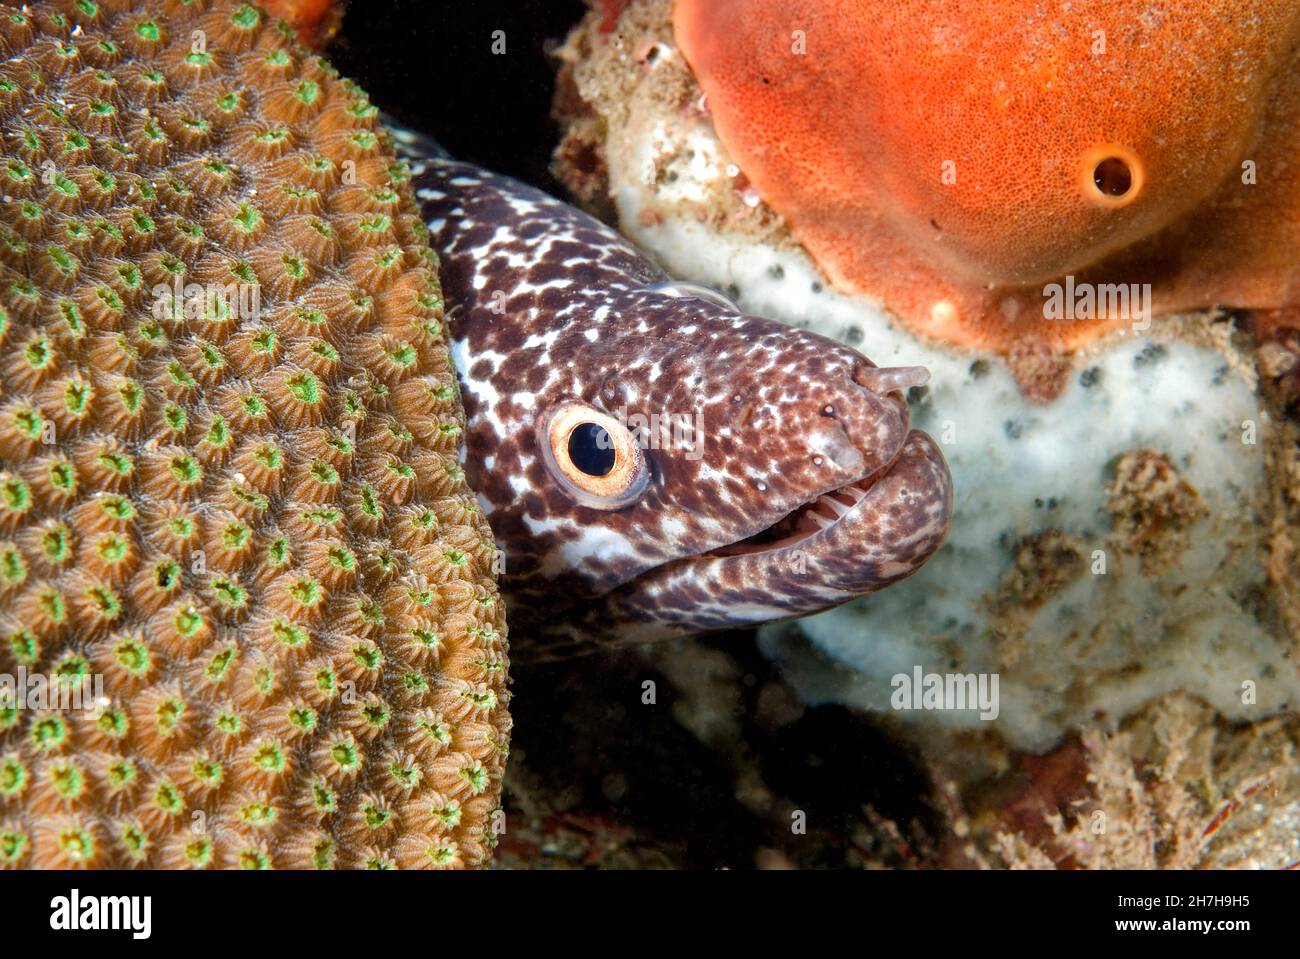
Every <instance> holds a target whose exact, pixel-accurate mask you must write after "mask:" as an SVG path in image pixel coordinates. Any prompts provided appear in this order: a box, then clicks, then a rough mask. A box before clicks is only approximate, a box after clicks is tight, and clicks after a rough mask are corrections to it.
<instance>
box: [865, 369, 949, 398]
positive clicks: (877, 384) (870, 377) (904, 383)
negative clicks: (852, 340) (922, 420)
mask: <svg viewBox="0 0 1300 959" xmlns="http://www.w3.org/2000/svg"><path fill="white" fill-rule="evenodd" d="M853 382H855V383H857V384H858V385H859V386H865V387H866V388H867V389H869V390H871V392H873V393H875V394H877V395H878V396H884V395H885V394H886V393H893V392H894V391H898V392H902V391H903V390H906V389H910V388H911V387H913V386H925V384H926V383H929V382H930V371H929V370H927V369H926V368H925V367H924V366H886V367H880V366H859V367H858V368H857V369H856V370H854V371H853Z"/></svg>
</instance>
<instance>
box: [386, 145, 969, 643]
mask: <svg viewBox="0 0 1300 959" xmlns="http://www.w3.org/2000/svg"><path fill="white" fill-rule="evenodd" d="M398 141H399V152H402V153H404V155H405V156H406V158H407V160H408V162H409V163H410V165H411V172H412V182H413V185H414V188H415V192H416V196H417V199H418V201H419V203H420V207H421V214H422V216H423V218H424V220H425V222H426V223H427V225H428V227H429V230H430V233H431V238H430V239H431V243H432V245H433V247H434V249H436V250H438V251H439V252H440V256H441V259H442V266H441V270H442V280H443V289H444V295H445V296H446V298H447V302H448V303H449V304H452V308H451V311H450V314H449V315H450V320H449V323H450V327H451V328H450V333H451V337H452V355H453V358H454V360H455V363H456V366H457V370H458V373H459V375H460V378H461V386H462V395H463V397H464V402H465V407H466V413H467V419H468V423H467V427H466V457H467V460H466V473H467V475H468V477H469V479H470V482H471V484H472V485H473V488H474V489H476V490H477V491H478V495H479V499H480V501H481V503H482V505H483V509H484V511H485V512H486V514H487V516H488V519H489V522H490V523H491V525H492V528H493V530H494V532H495V535H496V537H497V540H498V544H499V546H500V548H501V550H502V553H503V559H504V569H503V573H504V579H503V587H504V590H505V592H506V595H507V601H508V608H509V610H510V616H511V627H512V638H511V654H512V656H514V657H516V658H522V657H533V658H559V657H562V656H566V655H573V654H575V653H579V652H584V651H589V650H591V649H594V648H597V647H608V645H609V644H610V642H611V638H612V639H613V641H614V642H619V641H623V642H640V641H645V640H650V639H657V638H661V637H672V636H681V635H687V634H692V633H699V632H706V631H713V630H721V629H726V628H730V627H743V626H751V625H757V624H759V623H764V622H770V621H773V620H779V619H785V618H790V617H794V616H800V615H803V614H806V613H811V612H815V611H817V610H821V609H826V608H828V607H831V606H835V605H838V604H840V603H843V602H845V601H847V600H850V599H853V598H854V597H856V596H860V595H862V594H864V593H869V592H872V591H873V590H877V589H880V588H881V587H883V586H886V585H888V584H890V583H893V582H895V581H897V580H899V579H902V578H903V577H905V576H907V575H909V574H911V573H913V572H915V571H916V570H917V569H918V568H919V567H920V566H921V564H922V563H924V562H925V560H926V559H927V558H928V557H929V556H930V555H931V554H932V553H933V552H934V551H935V549H937V548H938V546H939V545H940V543H941V542H942V541H943V539H944V536H945V535H946V533H947V530H948V525H949V520H950V518H951V514H952V480H951V477H950V476H949V473H948V468H947V465H946V463H945V462H944V458H943V455H942V454H941V453H940V451H939V448H938V447H937V446H936V444H935V443H934V441H933V440H932V439H931V438H930V437H929V436H927V435H926V434H925V433H922V432H920V431H918V430H912V429H909V427H908V408H907V403H906V402H905V400H904V398H903V392H904V391H905V390H906V389H908V388H909V387H913V386H920V385H923V384H924V383H925V382H926V381H927V379H928V373H927V372H926V371H925V370H924V369H922V368H919V367H907V368H896V369H881V368H878V367H876V366H875V365H874V364H872V363H871V361H870V360H868V359H867V358H866V357H864V356H862V355H861V354H859V353H857V352H856V351H854V350H852V349H850V348H848V347H846V346H843V345H841V344H839V343H836V342H834V341H832V340H829V339H826V338H824V337H821V336H817V335H815V334H812V333H808V332H804V331H800V330H796V329H792V328H790V327H788V326H784V325H782V324H779V323H776V322H773V321H770V320H766V319H761V318H759V317H754V316H747V315H745V314H744V313H742V312H741V311H740V310H739V309H738V308H737V307H736V306H735V305H734V304H732V303H730V302H729V301H727V300H726V299H725V298H723V297H722V296H721V295H720V294H716V293H713V292H712V291H707V290H704V289H702V288H697V287H693V286H690V285H687V284H678V283H674V282H672V281H671V280H670V279H669V278H668V277H667V276H666V275H665V274H664V273H663V271H662V270H660V269H659V268H658V267H657V266H656V265H655V264H653V263H652V262H651V261H650V260H648V259H647V258H646V257H645V256H644V255H643V254H642V253H640V252H639V251H638V250H637V249H636V248H635V247H633V246H632V245H630V244H629V243H628V242H627V241H626V240H624V239H623V238H622V237H621V236H619V235H618V234H617V233H616V232H615V231H614V230H612V229H610V228H609V227H607V226H605V225H603V224H601V223H600V222H598V221H596V220H594V219H592V218H591V217H589V216H587V215H586V214H584V213H582V212H580V211H578V210H576V209H574V208H573V207H571V206H569V205H567V204H565V203H562V202H560V201H558V200H555V199H553V198H552V197H549V196H547V195H546V194H544V193H542V192H540V191H538V190H535V189H532V188H530V187H527V186H524V185H523V184H521V183H518V182H516V181H514V180H511V179H509V178H507V177H504V176H500V175H496V174H493V173H489V172H486V171H483V170H481V169H479V168H477V167H474V166H471V165H468V164H465V163H458V162H455V161H453V160H451V159H449V158H447V157H446V156H445V155H441V154H440V153H439V151H438V150H437V148H436V145H435V144H431V143H427V142H424V141H421V140H420V139H418V138H416V137H414V136H411V135H402V134H399V135H398Z"/></svg>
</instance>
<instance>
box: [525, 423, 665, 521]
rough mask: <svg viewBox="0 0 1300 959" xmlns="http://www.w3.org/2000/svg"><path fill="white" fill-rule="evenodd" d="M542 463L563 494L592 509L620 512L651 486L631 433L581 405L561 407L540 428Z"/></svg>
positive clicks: (647, 468)
mask: <svg viewBox="0 0 1300 959" xmlns="http://www.w3.org/2000/svg"><path fill="white" fill-rule="evenodd" d="M539 439H540V440H541V448H542V462H544V463H545V464H546V469H547V470H548V471H549V472H550V474H551V476H552V477H553V478H554V479H555V481H556V482H557V483H558V484H559V486H560V489H562V490H563V491H564V492H565V494H566V495H567V496H568V497H569V498H570V499H572V500H574V501H575V502H577V503H580V504H582V505H583V506H590V507H591V508H592V509H606V510H614V509H622V508H623V507H625V506H630V505H631V504H632V503H635V502H636V501H637V500H638V499H640V498H641V496H642V495H643V494H644V493H645V491H646V488H647V487H648V486H649V484H650V467H649V464H648V463H647V462H646V459H645V456H644V454H643V453H642V452H641V448H640V446H638V445H637V443H636V440H635V438H634V437H633V436H632V433H631V431H630V430H629V429H628V428H627V427H626V426H625V425H623V424H622V423H620V422H619V421H618V420H617V419H615V418H614V417H612V416H610V415H609V414H608V413H603V412H601V411H600V410H597V409H595V408H594V407H591V406H588V405H586V404H585V403H577V402H568V403H562V404H560V405H559V406H557V407H555V408H554V409H553V410H551V411H550V412H549V413H548V414H547V415H546V416H545V417H544V418H543V420H542V423H541V436H540V437H539Z"/></svg>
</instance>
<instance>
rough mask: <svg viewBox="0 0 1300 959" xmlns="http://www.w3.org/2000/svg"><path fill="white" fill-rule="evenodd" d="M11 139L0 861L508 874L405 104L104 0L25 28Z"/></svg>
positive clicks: (441, 338)
mask: <svg viewBox="0 0 1300 959" xmlns="http://www.w3.org/2000/svg"><path fill="white" fill-rule="evenodd" d="M0 137H2V138H3V143H4V159H3V161H2V162H0V187H2V189H0V194H3V203H2V204H0V638H2V642H0V672H2V673H4V674H5V675H6V676H7V677H9V678H10V679H11V680H12V679H14V678H15V677H24V676H25V677H26V679H27V682H25V683H19V682H12V681H11V682H8V683H6V684H5V685H4V686H3V687H0V697H3V701H2V702H0V866H29V867H126V866H147V867H195V868H202V867H229V868H234V867H246V868H262V867H328V866H340V867H353V866H368V867H376V868H384V867H390V866H400V867H420V866H435V867H436V866H456V865H474V864H481V863H483V862H484V861H486V859H487V858H488V856H489V855H490V849H491V846H492V844H493V841H494V840H493V836H494V833H495V829H494V826H495V823H494V821H493V819H494V811H495V810H496V809H497V807H498V799H499V795H500V785H501V775H502V770H503V767H504V763H505V755H506V749H507V742H508V738H509V729H510V720H509V716H508V711H507V706H508V700H509V693H508V691H507V686H506V682H507V681H506V667H507V658H506V641H505V616H504V610H503V607H502V603H501V602H500V600H499V597H498V594H497V590H496V583H495V576H494V574H493V558H494V553H495V550H494V546H493V542H492V537H491V533H490V531H489V529H488V527H487V524H486V522H485V520H484V518H483V516H482V513H481V511H479V510H478V509H477V507H476V505H475V501H474V497H473V494H472V493H471V491H470V490H469V489H468V487H467V486H466V484H465V480H464V475H463V473H462V472H461V470H460V468H459V466H458V464H457V453H458V438H459V435H460V431H459V430H452V431H450V432H449V431H448V430H447V429H446V428H445V427H446V426H447V424H455V425H457V426H462V425H463V422H464V415H463V411H462V408H461V405H460V400H459V396H458V392H457V387H456V376H455V372H454V370H453V368H452V366H451V362H450V359H449V356H448V347H447V338H446V334H445V332H444V328H443V321H444V317H443V302H442V296H441V291H440V287H439V284H438V279H437V272H436V267H437V261H436V259H435V258H434V256H433V254H432V253H431V251H430V250H429V249H428V246H427V244H426V233H425V230H424V227H423V226H422V224H421V222H420V219H419V216H418V214H417V212H416V209H415V206H414V203H413V200H412V197H411V195H410V191H409V188H408V186H407V183H406V175H405V173H404V170H403V167H402V166H401V164H399V163H398V162H397V161H396V160H395V157H394V154H393V153H392V151H391V149H390V144H389V140H388V137H387V134H385V133H384V132H383V131H382V129H381V128H380V127H379V125H378V118H377V111H376V110H375V108H374V107H373V105H371V103H370V102H369V100H368V99H367V97H366V95H365V94H364V93H363V92H362V91H361V90H360V89H359V88H358V87H357V86H356V85H354V84H352V83H350V82H349V81H347V80H343V79H340V78H339V77H338V76H337V74H336V73H335V71H334V70H333V69H332V68H331V67H330V66H329V64H328V63H326V62H325V61H323V60H321V59H319V58H318V57H315V56H311V55H309V54H307V53H305V52H304V51H303V50H301V49H300V48H298V47H297V46H296V45H295V44H294V42H293V40H292V37H291V35H289V34H288V33H287V32H286V31H285V30H284V29H283V28H282V27H281V26H280V25H276V24H273V23H271V22H270V21H269V20H268V18H267V17H266V16H265V15H264V14H263V13H261V12H260V11H259V10H258V9H257V8H255V7H253V6H250V5H246V4H243V5H241V4H237V3H223V2H206V0H193V2H179V0H177V2H136V3H126V2H112V3H109V2H97V0H75V2H73V0H67V2H59V3H38V4H26V5H23V6H21V7H15V6H4V7H2V8H0ZM426 519H428V520H429V521H428V522H424V520H426ZM453 558H454V561H453ZM36 678H39V679H40V680H41V682H42V684H40V685H39V688H38V684H37V683H35V682H34V680H35V679H36ZM83 687H85V689H86V690H90V691H91V692H90V693H89V694H88V697H87V699H86V701H84V702H80V703H79V705H78V703H77V700H76V698H75V697H72V698H71V701H72V702H73V704H74V707H77V708H63V707H66V706H67V705H68V703H69V701H70V699H69V696H70V694H71V693H72V692H73V691H76V692H78V693H81V692H82V691H83ZM64 693H66V694H69V695H68V696H65V695H63V694H64Z"/></svg>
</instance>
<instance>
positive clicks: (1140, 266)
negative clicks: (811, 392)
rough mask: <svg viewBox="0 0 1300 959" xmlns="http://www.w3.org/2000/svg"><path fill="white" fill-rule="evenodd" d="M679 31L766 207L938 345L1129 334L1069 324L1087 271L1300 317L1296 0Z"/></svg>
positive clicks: (1119, 2) (741, 3)
mask: <svg viewBox="0 0 1300 959" xmlns="http://www.w3.org/2000/svg"><path fill="white" fill-rule="evenodd" d="M674 31H675V34H676V38H677V41H678V43H679V45H680V47H681V49H682V51H683V53H684V54H685V56H686V58H687V60H688V62H689V64H690V66H691V68H692V70H693V72H694V73H695V75H696V77H697V78H698V80H699V82H700V84H701V85H702V86H703V88H704V90H705V91H706V93H707V95H708V107H709V110H710V112H711V114H712V117H713V121H714V123H715V125H716V128H717V131H718V134H719V136H720V137H721V139H722V141H723V143H724V144H725V145H726V147H727V149H728V151H729V152H730V153H731V154H732V156H733V157H734V159H735V160H736V162H737V163H738V164H739V165H740V166H741V168H742V169H743V170H744V172H745V174H746V175H747V176H748V178H749V179H750V181H751V182H752V183H753V184H754V186H755V187H756V188H757V189H758V191H759V192H760V194H761V195H762V197H763V198H764V199H765V200H766V201H767V202H768V203H769V204H770V205H771V206H772V207H773V208H774V209H776V210H777V211H778V212H779V213H781V214H783V215H784V216H785V217H786V219H787V221H788V222H789V224H790V226H791V228H792V229H793V231H794V233H795V235H796V236H797V237H798V239H799V240H800V241H801V242H802V243H803V244H804V246H805V247H806V248H807V249H808V251H809V252H810V253H811V255H812V256H813V257H814V258H815V259H816V261H817V262H818V263H819V265H820V266H821V267H822V268H823V269H824V270H825V271H826V273H827V274H828V275H829V276H830V277H831V279H832V280H833V281H834V282H835V283H836V285H837V286H840V287H841V288H844V289H847V290H851V291H855V292H860V293H865V294H869V295H872V296H874V297H877V298H879V299H881V300H883V301H884V302H885V303H886V305H888V306H889V307H891V308H893V309H894V310H896V311H897V312H898V313H900V314H901V315H902V316H903V317H904V318H905V319H906V320H907V321H908V322H909V323H910V324H911V325H912V326H913V327H914V328H915V329H917V330H918V331H920V332H923V333H925V334H928V335H930V336H933V337H935V338H938V339H940V340H943V341H947V342H950V343H954V344H958V345H969V346H979V347H983V348H988V349H993V350H995V351H998V352H1007V351H1009V350H1011V349H1012V348H1013V347H1015V346H1016V345H1017V344H1018V343H1021V342H1023V341H1026V340H1030V341H1033V342H1034V343H1037V344H1042V345H1046V346H1049V347H1052V348H1072V347H1075V346H1077V345H1080V344H1081V343H1084V342H1087V341H1088V340H1089V339H1090V338H1092V337H1094V336H1095V335H1097V334H1099V333H1102V332H1105V331H1107V330H1109V329H1112V328H1115V327H1116V326H1118V325H1122V324H1124V323H1126V322H1128V321H1129V319H1130V318H1129V316H1127V315H1126V316H1118V315H1110V314H1106V311H1105V310H1097V309H1095V308H1094V309H1092V310H1091V311H1090V310H1089V309H1088V307H1087V305H1086V304H1084V303H1082V301H1081V302H1080V306H1081V309H1079V310H1072V309H1066V310H1065V311H1064V313H1063V315H1058V312H1057V311H1056V310H1055V309H1054V308H1053V307H1052V306H1049V303H1048V300H1049V299H1050V298H1049V297H1048V296H1047V295H1045V292H1044V289H1045V287H1047V286H1048V285H1049V284H1053V283H1057V284H1064V283H1065V282H1066V278H1067V277H1072V278H1073V280H1072V281H1071V288H1072V289H1083V288H1086V286H1087V285H1093V286H1096V285H1099V284H1112V283H1113V284H1126V285H1127V284H1138V285H1139V287H1138V288H1135V290H1137V289H1140V285H1141V284H1146V283H1149V284H1151V295H1152V299H1151V302H1150V303H1149V304H1144V305H1150V306H1151V307H1152V309H1153V310H1154V312H1156V313H1159V312H1167V311H1170V310H1175V309H1184V308H1192V307H1202V306H1211V305H1215V304H1221V305H1226V306H1237V307H1254V308H1276V307H1281V306H1284V305H1287V304H1293V303H1296V302H1297V301H1300V163H1296V162H1295V157H1296V155H1297V153H1298V152H1300V5H1297V4H1296V3H1294V2H1293V0H1186V2H1178V3H1172V2H1171V3H1151V2H1150V0H1075V2H1073V3H1070V4H1056V3H1051V4H1047V3H1043V2H1041V0H677V3H676V7H675V10H674ZM1057 305H1059V302H1058V304H1057ZM1113 312H1114V311H1112V313H1113ZM1134 312H1136V311H1134Z"/></svg>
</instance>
